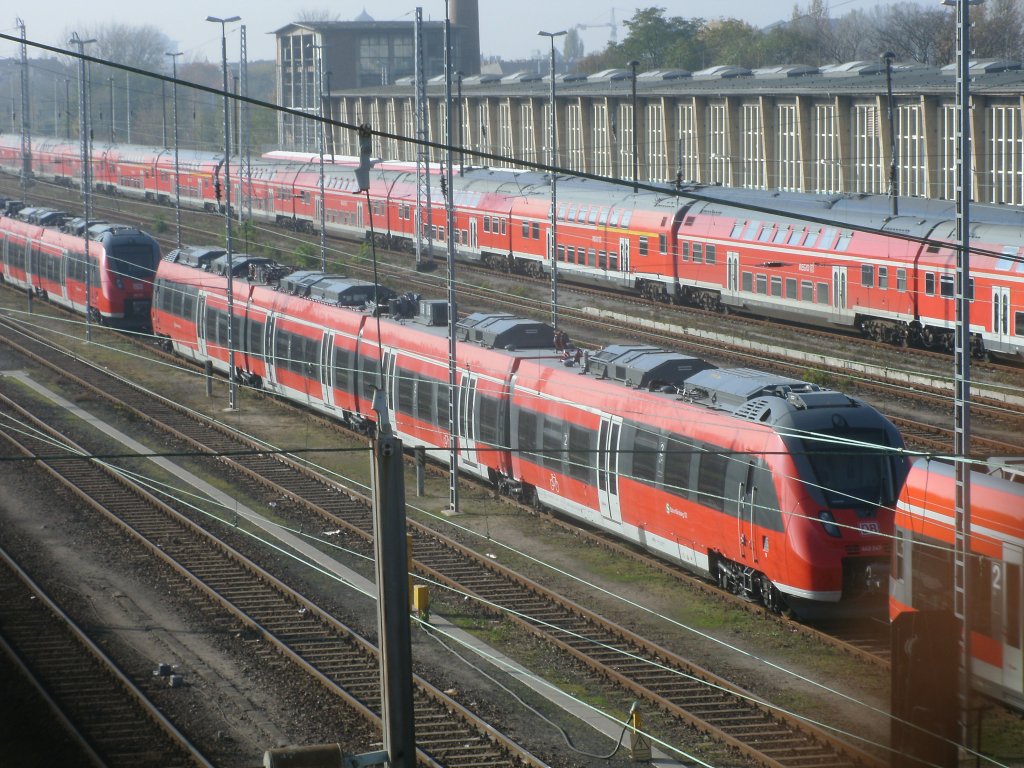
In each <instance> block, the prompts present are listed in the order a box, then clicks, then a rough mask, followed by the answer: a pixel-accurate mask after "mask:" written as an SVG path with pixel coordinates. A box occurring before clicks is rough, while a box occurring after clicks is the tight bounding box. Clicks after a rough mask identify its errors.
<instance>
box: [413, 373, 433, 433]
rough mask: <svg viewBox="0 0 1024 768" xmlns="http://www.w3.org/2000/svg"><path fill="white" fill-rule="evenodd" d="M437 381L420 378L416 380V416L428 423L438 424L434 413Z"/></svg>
mask: <svg viewBox="0 0 1024 768" xmlns="http://www.w3.org/2000/svg"><path fill="white" fill-rule="evenodd" d="M436 389H437V383H436V382H435V381H433V380H432V379H424V378H420V380H419V381H418V382H416V418H417V419H419V420H420V421H425V422H427V423H428V424H437V423H438V420H437V418H436V417H435V415H434V398H435V395H436V392H435V390H436Z"/></svg>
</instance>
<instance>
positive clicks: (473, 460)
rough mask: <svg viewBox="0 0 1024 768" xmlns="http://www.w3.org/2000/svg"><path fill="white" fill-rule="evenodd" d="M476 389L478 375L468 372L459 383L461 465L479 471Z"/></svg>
mask: <svg viewBox="0 0 1024 768" xmlns="http://www.w3.org/2000/svg"><path fill="white" fill-rule="evenodd" d="M476 387H477V375H476V374H475V373H469V372H468V371H466V372H464V373H463V374H462V380H461V381H460V382H459V463H460V464H461V465H464V466H466V467H467V468H469V469H472V470H476V469H478V464H479V461H478V458H477V455H476V436H477V435H478V434H479V433H478V431H477V419H476Z"/></svg>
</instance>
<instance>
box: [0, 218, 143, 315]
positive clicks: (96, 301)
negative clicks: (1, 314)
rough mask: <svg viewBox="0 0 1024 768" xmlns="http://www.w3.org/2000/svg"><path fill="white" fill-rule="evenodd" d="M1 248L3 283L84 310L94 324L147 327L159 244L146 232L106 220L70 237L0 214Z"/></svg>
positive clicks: (82, 311) (54, 229) (67, 234)
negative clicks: (88, 313)
mask: <svg viewBox="0 0 1024 768" xmlns="http://www.w3.org/2000/svg"><path fill="white" fill-rule="evenodd" d="M37 220H38V218H37ZM55 220H62V219H61V217H55ZM87 240H88V261H87V260H86V241H87ZM0 249H2V265H0V266H2V271H0V278H2V279H3V281H4V282H7V283H9V284H11V285H14V286H17V287H19V288H23V289H25V290H27V291H28V290H31V291H33V292H34V293H35V294H36V295H39V296H42V297H44V298H46V299H48V300H49V301H52V302H53V303H54V304H59V305H61V306H64V307H67V308H69V309H71V310H73V311H75V312H79V313H81V314H83V315H84V314H85V313H86V310H87V308H88V311H89V312H90V314H91V319H92V320H93V321H95V322H101V323H105V324H109V325H114V326H118V327H123V328H132V329H141V328H148V327H149V321H150V303H151V300H152V295H153V277H154V275H155V273H156V264H157V262H158V261H159V260H160V246H159V245H158V244H157V242H156V241H155V240H154V239H153V238H152V237H150V236H149V235H148V234H146V233H145V232H141V231H140V230H138V229H135V228H134V227H127V226H121V225H116V224H110V223H108V222H93V223H92V225H91V226H89V227H85V226H84V222H83V226H82V227H81V231H80V232H78V233H74V232H70V231H62V230H61V229H58V228H57V227H54V226H44V225H41V224H37V223H33V222H31V221H23V220H21V219H19V218H15V217H14V216H9V215H0ZM86 270H89V271H90V272H89V274H88V275H87V273H86ZM87 286H88V289H89V292H88V298H87V297H86V288H87Z"/></svg>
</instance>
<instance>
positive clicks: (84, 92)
mask: <svg viewBox="0 0 1024 768" xmlns="http://www.w3.org/2000/svg"><path fill="white" fill-rule="evenodd" d="M68 42H69V44H70V45H74V46H77V47H78V83H79V85H78V133H79V134H80V136H81V140H82V199H83V202H84V206H83V207H84V208H85V237H84V238H83V239H84V240H85V340H86V341H89V342H91V341H92V262H91V261H90V260H89V225H90V224H91V223H92V210H91V207H92V150H91V148H90V146H89V132H90V128H89V93H88V89H87V88H86V77H85V46H86V44H88V43H95V42H96V41H95V40H93V39H89V40H83V39H82V38H80V37H79V36H78V33H77V32H75V33H73V34H72V36H71V40H69V41H68Z"/></svg>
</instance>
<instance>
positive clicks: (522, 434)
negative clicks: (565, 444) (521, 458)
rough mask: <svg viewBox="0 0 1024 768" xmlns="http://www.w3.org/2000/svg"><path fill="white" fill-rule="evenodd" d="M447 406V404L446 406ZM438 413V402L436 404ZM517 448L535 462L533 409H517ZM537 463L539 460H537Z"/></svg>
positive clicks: (535, 418)
mask: <svg viewBox="0 0 1024 768" xmlns="http://www.w3.org/2000/svg"><path fill="white" fill-rule="evenodd" d="M446 407H447V406H446ZM438 413H439V414H440V413H441V411H440V404H438ZM518 421H519V434H518V435H517V439H518V440H519V450H520V452H521V453H523V454H525V455H526V456H527V457H528V458H530V459H531V460H533V461H535V462H537V455H536V453H537V414H536V413H534V412H533V411H525V410H520V411H519V419H518ZM537 463H539V462H537Z"/></svg>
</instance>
